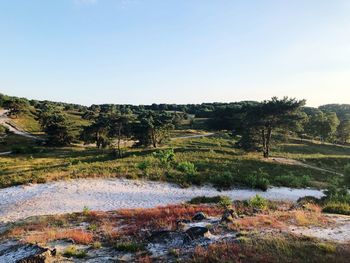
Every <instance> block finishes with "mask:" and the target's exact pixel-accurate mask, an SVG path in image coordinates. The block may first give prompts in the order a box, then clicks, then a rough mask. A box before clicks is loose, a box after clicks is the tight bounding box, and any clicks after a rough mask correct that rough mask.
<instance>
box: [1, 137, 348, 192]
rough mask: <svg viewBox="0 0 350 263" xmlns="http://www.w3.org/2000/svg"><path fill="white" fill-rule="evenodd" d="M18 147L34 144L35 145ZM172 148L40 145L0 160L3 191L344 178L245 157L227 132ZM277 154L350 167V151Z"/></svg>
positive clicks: (298, 183)
mask: <svg viewBox="0 0 350 263" xmlns="http://www.w3.org/2000/svg"><path fill="white" fill-rule="evenodd" d="M12 140H16V138H12ZM19 143H20V144H21V145H25V144H27V145H28V144H29V145H30V144H32V143H31V142H30V141H26V142H19ZM11 144H12V143H10V144H7V145H2V146H1V151H4V150H7V149H9V145H11ZM170 148H173V149H174V151H175V160H174V161H171V162H169V163H164V162H162V161H161V160H159V159H158V158H156V157H155V156H154V154H153V153H154V152H156V151H159V149H151V148H149V149H133V148H129V149H125V154H124V157H123V158H121V159H118V158H116V157H115V155H113V151H112V150H97V149H95V148H84V147H79V146H75V147H66V148H48V147H41V146H37V147H35V148H34V149H30V150H29V152H27V153H26V151H24V152H25V153H23V154H13V155H9V156H1V157H0V167H1V169H0V187H7V186H11V185H18V184H25V183H43V182H46V181H51V180H63V179H68V178H86V177H126V178H132V179H136V178H145V179H149V180H160V181H169V182H175V183H178V184H180V185H183V186H188V185H191V184H198V185H202V184H213V185H214V186H216V187H219V188H228V187H232V186H247V187H257V188H259V185H258V184H257V183H256V182H257V180H258V181H259V180H261V179H262V178H263V179H264V180H268V182H269V185H274V186H289V187H306V186H310V187H316V188H324V187H326V186H327V185H328V184H329V182H331V181H332V180H333V179H334V178H337V177H338V178H339V175H335V174H334V173H331V172H324V171H318V170H315V169H311V168H306V167H301V166H295V165H287V164H279V163H274V162H271V161H266V160H264V159H263V158H262V156H261V154H260V153H245V152H243V151H241V150H238V149H235V148H234V141H232V139H231V138H230V137H229V136H227V135H225V134H221V135H216V136H214V137H206V138H196V139H177V140H172V141H170V142H169V143H168V144H167V145H165V146H163V147H162V148H161V149H170ZM20 152H21V151H20ZM22 152H23V151H22ZM272 155H273V156H278V157H287V158H295V159H298V160H301V161H304V162H306V163H309V164H315V165H317V166H321V167H323V168H326V169H329V170H334V171H340V172H342V170H343V168H344V166H345V165H346V164H348V163H350V147H339V146H331V145H323V144H317V143H312V142H298V141H292V142H289V143H282V144H279V145H277V147H275V149H274V151H273V153H272ZM184 162H190V163H191V164H193V166H194V170H193V169H192V171H187V170H186V169H187V168H186V167H187V166H188V165H187V166H186V165H185V166H186V167H185V169H184V168H183V167H180V166H181V165H182V166H183V163H184ZM180 168H181V169H180ZM192 168H193V167H192Z"/></svg>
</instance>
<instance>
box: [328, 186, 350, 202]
mask: <svg viewBox="0 0 350 263" xmlns="http://www.w3.org/2000/svg"><path fill="white" fill-rule="evenodd" d="M324 194H325V196H324V197H322V201H323V202H340V203H350V194H349V192H348V190H347V188H346V187H337V186H335V185H331V186H329V187H328V189H327V190H326V191H325V192H324Z"/></svg>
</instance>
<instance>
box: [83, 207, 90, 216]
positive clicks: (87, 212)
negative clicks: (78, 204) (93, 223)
mask: <svg viewBox="0 0 350 263" xmlns="http://www.w3.org/2000/svg"><path fill="white" fill-rule="evenodd" d="M89 213H90V208H89V207H87V206H84V207H83V215H84V216H87V215H88V214H89Z"/></svg>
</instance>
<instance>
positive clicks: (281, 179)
mask: <svg viewBox="0 0 350 263" xmlns="http://www.w3.org/2000/svg"><path fill="white" fill-rule="evenodd" d="M310 181H311V179H310V177H309V176H307V175H304V176H301V177H300V176H296V175H294V174H293V172H290V173H289V174H288V175H281V176H278V177H276V178H275V182H276V183H277V184H280V185H282V186H289V187H305V186H309V185H310Z"/></svg>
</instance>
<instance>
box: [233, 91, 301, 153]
mask: <svg viewBox="0 0 350 263" xmlns="http://www.w3.org/2000/svg"><path fill="white" fill-rule="evenodd" d="M304 105H305V101H304V100H300V101H298V100H296V99H290V98H288V97H285V98H283V99H278V98H276V97H273V98H272V99H271V100H269V101H264V102H262V103H260V104H257V105H253V106H251V105H249V106H246V107H245V114H244V117H243V118H242V122H241V129H240V133H241V135H242V137H241V140H240V142H239V143H240V144H241V146H243V147H245V148H248V146H249V147H252V146H253V145H257V144H258V146H259V148H261V150H262V152H263V156H264V157H265V158H268V157H269V156H270V148H271V140H272V134H273V132H274V131H276V130H278V129H279V130H296V129H297V128H298V122H300V121H301V120H302V119H303V116H302V115H301V112H300V109H301V107H302V106H304Z"/></svg>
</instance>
